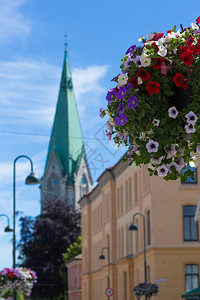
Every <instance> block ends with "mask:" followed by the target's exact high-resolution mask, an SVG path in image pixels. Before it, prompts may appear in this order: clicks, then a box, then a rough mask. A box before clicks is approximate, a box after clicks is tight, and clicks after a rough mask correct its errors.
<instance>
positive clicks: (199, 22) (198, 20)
mask: <svg viewBox="0 0 200 300" xmlns="http://www.w3.org/2000/svg"><path fill="white" fill-rule="evenodd" d="M196 22H197V24H200V16H199V17H198V18H197V19H196Z"/></svg>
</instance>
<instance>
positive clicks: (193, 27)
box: [190, 23, 199, 30]
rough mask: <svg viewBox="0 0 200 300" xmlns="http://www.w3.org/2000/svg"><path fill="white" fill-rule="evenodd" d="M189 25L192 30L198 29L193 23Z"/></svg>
mask: <svg viewBox="0 0 200 300" xmlns="http://www.w3.org/2000/svg"><path fill="white" fill-rule="evenodd" d="M190 25H191V27H192V29H197V30H198V29H199V26H198V25H197V24H195V23H191V24H190Z"/></svg>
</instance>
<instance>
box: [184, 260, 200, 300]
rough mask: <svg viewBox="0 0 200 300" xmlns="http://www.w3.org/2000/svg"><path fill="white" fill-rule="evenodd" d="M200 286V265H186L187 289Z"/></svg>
mask: <svg viewBox="0 0 200 300" xmlns="http://www.w3.org/2000/svg"><path fill="white" fill-rule="evenodd" d="M198 286H199V266H198V265H195V264H192V265H185V289H186V292H187V291H189V290H192V289H196V288H197V287H198ZM193 299H194V298H193Z"/></svg>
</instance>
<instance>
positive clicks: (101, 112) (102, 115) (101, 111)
mask: <svg viewBox="0 0 200 300" xmlns="http://www.w3.org/2000/svg"><path fill="white" fill-rule="evenodd" d="M100 117H101V118H102V119H103V117H104V114H103V108H101V109H100Z"/></svg>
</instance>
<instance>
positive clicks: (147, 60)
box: [140, 56, 151, 67]
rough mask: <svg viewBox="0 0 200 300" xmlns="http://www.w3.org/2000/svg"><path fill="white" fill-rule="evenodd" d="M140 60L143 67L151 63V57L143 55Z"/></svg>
mask: <svg viewBox="0 0 200 300" xmlns="http://www.w3.org/2000/svg"><path fill="white" fill-rule="evenodd" d="M140 62H141V64H142V67H148V66H150V65H151V58H149V57H145V56H142V57H141V58H140Z"/></svg>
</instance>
